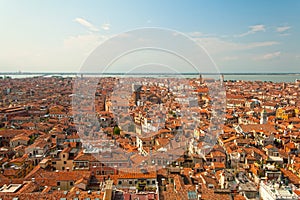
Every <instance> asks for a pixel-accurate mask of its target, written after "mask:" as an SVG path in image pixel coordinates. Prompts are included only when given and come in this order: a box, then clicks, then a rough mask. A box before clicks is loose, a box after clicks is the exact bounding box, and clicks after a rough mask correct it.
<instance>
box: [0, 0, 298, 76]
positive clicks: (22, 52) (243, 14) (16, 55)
mask: <svg viewBox="0 0 300 200" xmlns="http://www.w3.org/2000/svg"><path fill="white" fill-rule="evenodd" d="M299 21H300V1H297V0H272V1H269V0H251V1H246V0H243V1H241V0H240V1H238V0H226V1H224V0H194V1H193V0H190V1H181V0H164V1H161V0H152V1H146V0H135V1H133V0H128V1H124V0H119V1H117V0H110V1H102V0H85V1H82V0H80V1H79V0H72V1H71V0H65V1H61V0H44V1H40V0H26V1H20V0H19V1H17V0H0V71H2V72H15V71H22V72H26V71H30V72H31V71H43V72H77V71H79V70H80V68H81V67H82V65H83V64H84V62H85V60H86V59H87V58H88V56H89V55H90V53H91V52H93V50H94V49H95V48H96V47H98V46H99V45H101V44H103V42H105V41H107V40H108V39H109V38H111V37H113V36H115V35H118V34H120V33H123V32H126V31H130V30H133V29H138V28H143V27H160V28H166V29H171V30H175V31H178V32H181V33H183V34H186V35H187V36H188V37H190V38H192V39H193V40H194V41H195V43H197V44H199V45H200V46H201V47H202V48H204V49H205V50H206V51H207V52H208V54H209V55H210V57H211V58H212V59H213V60H214V62H215V63H216V65H217V66H218V68H219V70H220V71H221V72H300V38H299V35H300V23H299Z"/></svg>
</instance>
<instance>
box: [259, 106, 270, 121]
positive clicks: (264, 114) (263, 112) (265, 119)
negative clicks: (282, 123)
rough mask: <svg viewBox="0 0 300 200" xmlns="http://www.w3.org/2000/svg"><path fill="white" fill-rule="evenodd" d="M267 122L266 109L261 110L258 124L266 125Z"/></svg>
mask: <svg viewBox="0 0 300 200" xmlns="http://www.w3.org/2000/svg"><path fill="white" fill-rule="evenodd" d="M267 121H268V113H267V111H266V109H263V110H262V111H261V113H260V124H266V123H267Z"/></svg>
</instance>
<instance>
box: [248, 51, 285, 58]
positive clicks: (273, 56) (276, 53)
mask: <svg viewBox="0 0 300 200" xmlns="http://www.w3.org/2000/svg"><path fill="white" fill-rule="evenodd" d="M280 55H281V52H280V51H276V52H272V53H267V54H264V55H262V56H258V57H256V58H254V60H271V59H274V58H277V57H279V56H280Z"/></svg>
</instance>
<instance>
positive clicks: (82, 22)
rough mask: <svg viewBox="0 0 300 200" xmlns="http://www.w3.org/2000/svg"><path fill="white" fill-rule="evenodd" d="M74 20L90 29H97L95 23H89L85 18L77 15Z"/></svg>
mask: <svg viewBox="0 0 300 200" xmlns="http://www.w3.org/2000/svg"><path fill="white" fill-rule="evenodd" d="M74 21H76V22H77V23H79V24H81V25H82V26H84V27H86V28H88V29H89V30H90V31H95V32H97V31H99V29H98V28H97V27H96V26H95V25H93V24H91V23H90V22H88V21H87V20H85V19H83V18H80V17H78V18H76V19H75V20H74Z"/></svg>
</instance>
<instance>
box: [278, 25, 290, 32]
mask: <svg viewBox="0 0 300 200" xmlns="http://www.w3.org/2000/svg"><path fill="white" fill-rule="evenodd" d="M290 28H291V27H290V26H279V27H277V28H276V32H278V33H282V32H285V31H287V30H289V29H290Z"/></svg>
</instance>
